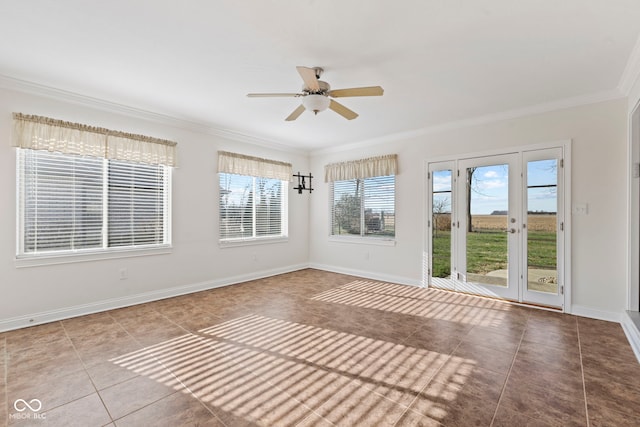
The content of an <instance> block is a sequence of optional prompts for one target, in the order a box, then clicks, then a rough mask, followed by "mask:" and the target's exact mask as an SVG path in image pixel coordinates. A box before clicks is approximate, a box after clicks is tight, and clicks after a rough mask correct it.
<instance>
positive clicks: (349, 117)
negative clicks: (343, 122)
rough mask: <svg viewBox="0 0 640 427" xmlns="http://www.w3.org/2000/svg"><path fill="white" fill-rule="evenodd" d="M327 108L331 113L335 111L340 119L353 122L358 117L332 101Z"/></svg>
mask: <svg viewBox="0 0 640 427" xmlns="http://www.w3.org/2000/svg"><path fill="white" fill-rule="evenodd" d="M329 108H331V109H332V110H333V111H335V112H336V113H338V114H340V115H341V116H342V117H344V118H345V119H347V120H353V119H355V118H356V117H358V114H357V113H355V112H353V111H351V110H350V109H348V108H347V107H345V106H344V105H342V104H340V103H338V102H336V101H334V100H333V99H332V100H331V102H330V103H329Z"/></svg>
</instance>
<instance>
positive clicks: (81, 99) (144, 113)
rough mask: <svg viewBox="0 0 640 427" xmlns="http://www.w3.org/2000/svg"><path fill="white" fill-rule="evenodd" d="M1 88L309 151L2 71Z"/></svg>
mask: <svg viewBox="0 0 640 427" xmlns="http://www.w3.org/2000/svg"><path fill="white" fill-rule="evenodd" d="M0 88H3V89H8V90H14V91H17V92H22V93H27V94H30V95H36V96H44V97H47V98H50V99H54V100H56V101H63V102H67V103H71V104H76V105H81V106H85V107H90V108H94V109H98V110H102V111H106V112H109V113H116V114H122V115H126V116H128V117H132V118H136V119H141V120H146V121H150V122H154V123H158V124H162V125H167V126H171V127H174V128H178V129H183V130H187V131H192V132H197V133H202V134H206V135H212V136H217V137H220V138H224V139H228V140H231V141H236V142H242V143H247V144H252V145H257V146H261V147H265V148H269V149H274V150H278V151H286V152H290V153H291V152H293V153H296V154H305V155H306V154H308V150H300V149H296V148H295V147H291V146H289V145H285V144H282V143H279V142H276V141H273V140H269V139H266V138H261V137H258V136H254V135H247V134H244V133H241V132H237V131H233V130H229V129H223V128H221V127H218V126H216V125H214V124H211V123H204V122H198V121H194V120H189V119H186V118H181V117H175V116H171V115H168V114H162V113H157V112H153V111H148V110H143V109H140V108H135V107H130V106H127V105H124V104H119V103H116V102H111V101H107V100H104V99H100V98H95V97H91V96H86V95H81V94H79V93H75V92H70V91H66V90H62V89H58V88H54V87H51V86H46V85H42V84H39V83H34V82H30V81H27V80H21V79H17V78H15V77H10V76H6V75H2V74H0Z"/></svg>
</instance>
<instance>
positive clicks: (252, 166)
mask: <svg viewBox="0 0 640 427" xmlns="http://www.w3.org/2000/svg"><path fill="white" fill-rule="evenodd" d="M218 173H232V174H236V175H247V176H258V177H261V178H271V179H279V180H282V181H291V179H292V176H293V167H292V166H291V163H286V162H280V161H277V160H269V159H262V158H260V157H253V156H245V155H244V154H237V153H230V152H228V151H218Z"/></svg>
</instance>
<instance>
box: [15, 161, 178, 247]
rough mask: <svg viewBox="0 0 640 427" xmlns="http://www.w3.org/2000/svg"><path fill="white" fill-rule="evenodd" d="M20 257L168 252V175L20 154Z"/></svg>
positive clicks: (120, 164)
mask: <svg viewBox="0 0 640 427" xmlns="http://www.w3.org/2000/svg"><path fill="white" fill-rule="evenodd" d="M18 165H19V183H18V199H19V200H18V203H19V204H18V206H19V210H20V215H19V220H20V222H21V224H20V233H19V234H20V241H19V250H18V255H19V256H24V255H36V254H43V253H51V254H63V253H77V252H78V251H93V250H107V249H109V248H138V247H153V246H159V245H168V244H169V233H168V207H169V206H168V195H169V177H170V169H169V167H167V166H164V165H147V164H141V163H133V162H126V161H120V160H108V159H101V158H95V157H86V156H79V155H70V154H62V153H50V152H48V151H44V150H29V149H19V150H18Z"/></svg>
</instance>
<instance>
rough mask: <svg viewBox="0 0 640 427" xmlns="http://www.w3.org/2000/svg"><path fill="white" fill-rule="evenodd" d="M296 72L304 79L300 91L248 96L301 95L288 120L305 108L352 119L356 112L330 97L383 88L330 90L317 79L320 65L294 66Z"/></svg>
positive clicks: (370, 93) (380, 91)
mask: <svg viewBox="0 0 640 427" xmlns="http://www.w3.org/2000/svg"><path fill="white" fill-rule="evenodd" d="M296 69H297V70H298V74H300V77H302V80H303V81H304V86H302V93H249V94H247V96H248V97H250V98H268V97H296V98H297V97H302V105H300V106H298V108H296V109H295V110H294V111H293V112H292V113H291V114H289V116H288V117H287V118H286V119H285V120H286V121H288V122H290V121H293V120H295V119H297V118H298V117H299V116H300V114H302V113H303V112H304V111H305V110H308V111H313V113H314V114H316V115H317V114H318V113H319V112H321V111H324V110H326V109H327V108H328V109H330V110H333V111H335V112H336V113H338V114H340V115H341V116H342V117H344V118H345V119H347V120H353V119H355V118H356V117H358V114H357V113H355V112H354V111H351V110H350V109H348V108H347V107H345V106H344V105H342V104H340V103H339V102H337V101H335V100H333V99H331V98H341V97H342V98H346V97H349V96H382V94H383V93H384V90H383V89H382V87H380V86H369V87H354V88H348V89H338V90H331V86H329V83H327V82H324V81H322V80H319V78H320V76H321V75H322V72H323V71H324V70H323V69H322V68H320V67H313V68H309V67H296Z"/></svg>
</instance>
